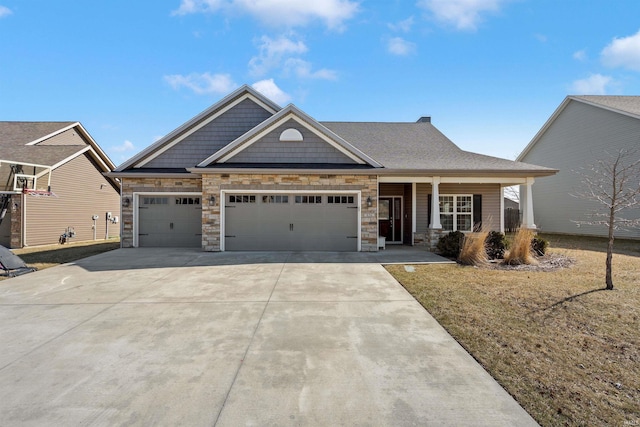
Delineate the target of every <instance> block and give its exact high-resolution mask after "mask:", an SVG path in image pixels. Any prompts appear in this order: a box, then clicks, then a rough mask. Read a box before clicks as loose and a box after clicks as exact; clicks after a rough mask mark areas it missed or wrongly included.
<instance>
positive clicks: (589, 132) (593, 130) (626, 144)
mask: <svg viewBox="0 0 640 427" xmlns="http://www.w3.org/2000/svg"><path fill="white" fill-rule="evenodd" d="M639 141H640V120H638V119H636V118H633V117H629V116H626V115H623V114H619V113H615V112H612V111H608V110H605V109H602V108H598V107H594V106H591V105H587V104H584V103H582V102H577V101H570V102H569V104H568V105H567V106H566V107H565V109H564V110H563V111H562V112H561V113H560V114H559V115H558V117H557V118H556V119H555V120H554V121H553V122H552V123H551V125H550V126H549V128H548V129H547V130H546V132H545V133H544V134H543V135H542V136H541V138H540V139H539V140H538V141H537V142H536V143H535V145H534V146H533V147H532V148H531V149H530V151H529V152H528V153H527V154H526V155H525V156H524V157H523V158H522V161H524V162H527V163H533V164H540V165H545V166H547V167H551V168H555V169H558V170H559V172H558V174H557V175H554V176H550V177H545V178H542V179H540V180H536V182H535V183H534V184H533V186H532V193H533V209H534V222H535V224H536V226H537V227H538V228H540V229H541V230H542V231H544V232H554V233H571V234H574V233H575V234H587V235H600V236H606V235H607V229H606V227H602V226H600V227H597V226H590V225H581V226H580V228H578V227H577V225H576V223H575V222H573V221H580V220H587V219H588V216H587V214H588V213H589V212H593V211H594V210H596V209H598V208H601V207H602V205H600V204H599V203H596V202H591V201H588V200H584V199H580V198H576V197H573V196H572V195H573V194H576V193H577V192H578V191H580V189H581V188H583V184H582V182H581V181H582V177H581V176H580V174H579V173H578V172H579V171H581V170H582V169H583V168H588V166H589V165H590V164H593V163H595V162H596V161H597V160H599V159H603V160H606V159H607V158H608V154H607V153H610V154H615V153H617V152H618V150H620V149H622V148H628V149H629V148H637V147H638V144H639ZM521 191H522V190H521ZM622 215H624V216H625V217H627V218H638V217H640V209H638V208H635V210H634V211H630V212H626V213H624V214H622ZM616 236H618V237H635V238H637V237H640V230H638V229H635V230H631V231H625V230H618V231H616Z"/></svg>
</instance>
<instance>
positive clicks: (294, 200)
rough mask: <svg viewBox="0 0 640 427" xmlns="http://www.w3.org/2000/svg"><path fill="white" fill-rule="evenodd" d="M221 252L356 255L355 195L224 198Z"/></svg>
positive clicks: (278, 195) (356, 200) (232, 195)
mask: <svg viewBox="0 0 640 427" xmlns="http://www.w3.org/2000/svg"><path fill="white" fill-rule="evenodd" d="M224 237H225V250H228V251H357V250H358V196H357V194H349V195H344V194H259V193H256V194H233V193H228V194H227V195H226V196H225V232H224Z"/></svg>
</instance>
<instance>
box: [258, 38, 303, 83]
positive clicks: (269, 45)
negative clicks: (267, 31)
mask: <svg viewBox="0 0 640 427" xmlns="http://www.w3.org/2000/svg"><path fill="white" fill-rule="evenodd" d="M260 41H261V43H260V46H259V51H260V52H259V53H258V55H257V56H254V57H253V58H251V60H250V61H249V68H250V70H251V73H252V74H254V75H263V74H266V73H267V72H269V71H270V70H272V69H273V68H277V67H279V66H280V64H281V63H282V60H283V58H284V57H287V56H290V55H296V54H302V53H305V52H307V50H308V49H307V46H306V45H305V44H304V42H302V41H297V42H296V41H293V40H291V39H290V38H288V37H285V36H280V37H279V38H277V39H272V38H271V37H268V36H262V38H261V39H260Z"/></svg>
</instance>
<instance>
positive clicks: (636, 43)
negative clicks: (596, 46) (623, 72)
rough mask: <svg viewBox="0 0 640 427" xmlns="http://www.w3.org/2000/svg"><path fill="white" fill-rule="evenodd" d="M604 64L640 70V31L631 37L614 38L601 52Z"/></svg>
mask: <svg viewBox="0 0 640 427" xmlns="http://www.w3.org/2000/svg"><path fill="white" fill-rule="evenodd" d="M600 55H601V58H602V62H603V64H604V65H606V66H608V67H624V68H629V69H631V70H635V71H640V31H638V32H637V33H636V34H634V35H632V36H629V37H622V38H614V39H613V41H612V42H611V43H609V44H608V45H607V46H606V47H605V48H604V49H603V50H602V52H601V54H600Z"/></svg>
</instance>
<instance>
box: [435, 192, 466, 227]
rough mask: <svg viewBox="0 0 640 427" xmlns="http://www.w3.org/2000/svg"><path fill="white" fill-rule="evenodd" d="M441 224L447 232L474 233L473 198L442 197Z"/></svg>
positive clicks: (461, 196)
mask: <svg viewBox="0 0 640 427" xmlns="http://www.w3.org/2000/svg"><path fill="white" fill-rule="evenodd" d="M439 205H440V223H441V224H442V229H443V230H445V231H472V227H473V196H469V195H455V196H453V195H444V196H440V203H439Z"/></svg>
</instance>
